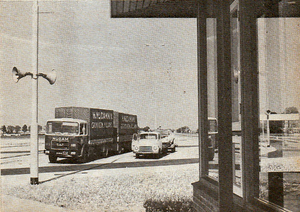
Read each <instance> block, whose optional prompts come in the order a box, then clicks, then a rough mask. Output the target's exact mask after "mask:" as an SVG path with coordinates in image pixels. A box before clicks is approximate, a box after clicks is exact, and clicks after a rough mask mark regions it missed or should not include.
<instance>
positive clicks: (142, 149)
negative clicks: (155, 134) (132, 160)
mask: <svg viewBox="0 0 300 212" xmlns="http://www.w3.org/2000/svg"><path fill="white" fill-rule="evenodd" d="M140 152H152V146H140Z"/></svg>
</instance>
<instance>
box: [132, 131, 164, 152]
mask: <svg viewBox="0 0 300 212" xmlns="http://www.w3.org/2000/svg"><path fill="white" fill-rule="evenodd" d="M132 151H133V152H134V153H135V156H136V158H139V157H140V156H142V155H154V156H156V157H157V158H160V156H161V154H162V152H163V145H162V139H161V134H160V133H158V132H142V133H139V134H134V136H133V141H132Z"/></svg>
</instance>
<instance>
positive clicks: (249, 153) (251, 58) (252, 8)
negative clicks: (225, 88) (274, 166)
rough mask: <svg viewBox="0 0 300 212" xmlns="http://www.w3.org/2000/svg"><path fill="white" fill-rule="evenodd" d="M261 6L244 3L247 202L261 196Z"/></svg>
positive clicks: (242, 0)
mask: <svg viewBox="0 0 300 212" xmlns="http://www.w3.org/2000/svg"><path fill="white" fill-rule="evenodd" d="M258 3H259V1H252V0H240V17H239V18H240V33H241V34H240V44H241V47H240V48H241V50H240V54H241V56H240V58H241V102H242V104H241V115H242V126H241V127H242V145H241V146H242V164H243V165H242V167H244V169H243V170H242V174H243V182H242V183H243V197H244V201H246V202H250V201H251V200H252V199H253V197H258V194H259V143H258V142H259V101H258V98H259V84H258V58H257V55H258V52H257V51H258V50H257V25H256V21H257V17H256V16H257V11H258V7H257V5H258ZM245 167H247V168H245Z"/></svg>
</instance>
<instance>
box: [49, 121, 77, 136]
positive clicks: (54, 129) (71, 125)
mask: <svg viewBox="0 0 300 212" xmlns="http://www.w3.org/2000/svg"><path fill="white" fill-rule="evenodd" d="M78 132H79V124H78V123H76V122H48V123H47V133H64V134H78Z"/></svg>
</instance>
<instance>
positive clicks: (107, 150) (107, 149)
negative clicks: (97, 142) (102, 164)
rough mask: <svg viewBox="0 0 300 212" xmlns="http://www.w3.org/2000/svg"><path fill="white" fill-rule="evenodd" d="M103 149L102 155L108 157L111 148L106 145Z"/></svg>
mask: <svg viewBox="0 0 300 212" xmlns="http://www.w3.org/2000/svg"><path fill="white" fill-rule="evenodd" d="M102 151H103V152H102V157H104V158H107V157H108V156H109V148H108V147H107V146H106V147H104V150H102Z"/></svg>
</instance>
